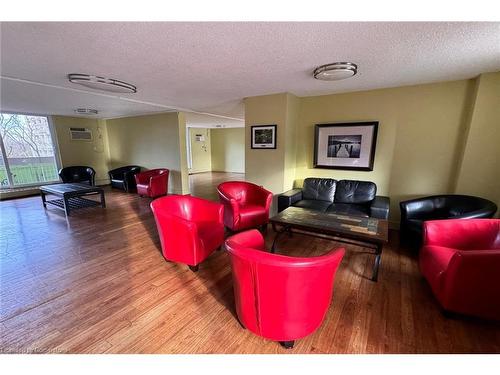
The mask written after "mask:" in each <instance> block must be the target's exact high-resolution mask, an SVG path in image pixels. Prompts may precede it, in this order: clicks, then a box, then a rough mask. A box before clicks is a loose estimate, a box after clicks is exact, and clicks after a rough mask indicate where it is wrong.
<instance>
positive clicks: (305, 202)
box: [293, 199, 331, 212]
mask: <svg viewBox="0 0 500 375" xmlns="http://www.w3.org/2000/svg"><path fill="white" fill-rule="evenodd" d="M330 205H331V202H327V201H317V200H312V199H302V200H300V201H298V202H297V203H295V204H294V205H293V206H294V207H301V208H308V209H310V210H315V211H321V212H326V209H327V208H328V207H329V206H330Z"/></svg>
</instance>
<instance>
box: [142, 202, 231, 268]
mask: <svg viewBox="0 0 500 375" xmlns="http://www.w3.org/2000/svg"><path fill="white" fill-rule="evenodd" d="M151 209H152V210H153V214H154V217H155V220H156V226H157V228H158V233H159V235H160V241H161V248H162V252H163V256H164V257H165V258H166V259H167V260H171V261H174V262H180V263H185V264H187V265H188V266H189V268H190V269H191V270H192V271H194V272H196V271H197V270H198V265H199V264H200V263H201V262H203V261H204V260H205V259H206V258H207V257H208V256H209V255H210V254H212V253H213V252H214V251H215V250H216V249H218V248H220V246H221V245H222V243H223V242H224V223H223V209H224V208H223V206H222V205H221V204H219V203H216V202H212V201H208V200H205V199H201V198H195V197H192V196H189V195H169V196H167V197H162V198H158V199H155V200H154V201H153V202H151Z"/></svg>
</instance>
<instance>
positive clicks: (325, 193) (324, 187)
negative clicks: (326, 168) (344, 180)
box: [302, 177, 337, 203]
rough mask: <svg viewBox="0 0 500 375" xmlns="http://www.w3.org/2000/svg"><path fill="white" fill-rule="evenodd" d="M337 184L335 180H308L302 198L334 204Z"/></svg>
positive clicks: (303, 188) (310, 178)
mask: <svg viewBox="0 0 500 375" xmlns="http://www.w3.org/2000/svg"><path fill="white" fill-rule="evenodd" d="M336 183H337V181H336V180H334V179H333V178H313V177H309V178H306V179H305V180H304V185H303V187H302V198H304V199H310V200H319V201H327V202H330V203H333V197H334V196H335V186H336Z"/></svg>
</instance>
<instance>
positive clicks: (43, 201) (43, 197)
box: [40, 190, 47, 208]
mask: <svg viewBox="0 0 500 375" xmlns="http://www.w3.org/2000/svg"><path fill="white" fill-rule="evenodd" d="M40 195H41V197H42V204H43V207H44V208H47V203H46V202H47V201H46V199H45V192H44V191H43V190H40Z"/></svg>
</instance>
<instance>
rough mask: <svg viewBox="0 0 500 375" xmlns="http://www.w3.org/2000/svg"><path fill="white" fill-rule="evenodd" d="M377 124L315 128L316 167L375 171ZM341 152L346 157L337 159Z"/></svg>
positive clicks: (324, 125) (354, 123)
mask: <svg viewBox="0 0 500 375" xmlns="http://www.w3.org/2000/svg"><path fill="white" fill-rule="evenodd" d="M378 124H379V123H378V121H364V122H347V123H329V124H316V126H315V128H314V160H313V167H314V168H324V169H343V170H355V171H373V164H374V162H375V148H376V146H377V133H378ZM356 127H357V128H356ZM344 132H345V133H344ZM357 133H359V134H357ZM325 137H328V138H326V139H325ZM325 144H326V145H327V146H326V149H325V147H324V146H325ZM358 144H359V146H358ZM337 147H338V148H337ZM339 152H343V154H342V155H343V156H338V157H337V155H338V154H339Z"/></svg>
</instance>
